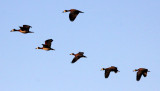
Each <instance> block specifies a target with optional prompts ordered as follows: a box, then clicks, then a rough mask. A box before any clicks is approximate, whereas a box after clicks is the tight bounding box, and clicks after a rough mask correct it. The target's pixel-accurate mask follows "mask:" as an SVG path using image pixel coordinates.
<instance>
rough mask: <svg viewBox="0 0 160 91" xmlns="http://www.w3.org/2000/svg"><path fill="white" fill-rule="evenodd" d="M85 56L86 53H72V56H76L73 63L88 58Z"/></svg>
mask: <svg viewBox="0 0 160 91" xmlns="http://www.w3.org/2000/svg"><path fill="white" fill-rule="evenodd" d="M83 54H84V52H79V53H77V54H74V53H71V54H70V55H74V56H75V57H74V58H73V60H72V62H71V63H75V62H76V61H77V60H78V59H80V58H82V57H84V58H86V56H84V55H83Z"/></svg>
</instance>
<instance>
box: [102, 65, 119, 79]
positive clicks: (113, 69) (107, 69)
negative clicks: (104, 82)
mask: <svg viewBox="0 0 160 91" xmlns="http://www.w3.org/2000/svg"><path fill="white" fill-rule="evenodd" d="M101 70H105V73H104V76H105V78H108V77H109V74H110V72H112V71H113V72H115V73H117V72H119V71H118V69H117V67H115V66H111V67H109V68H102V69H101Z"/></svg>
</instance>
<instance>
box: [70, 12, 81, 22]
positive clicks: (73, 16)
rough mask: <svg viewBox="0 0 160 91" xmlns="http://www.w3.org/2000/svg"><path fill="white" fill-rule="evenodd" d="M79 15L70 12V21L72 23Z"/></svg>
mask: <svg viewBox="0 0 160 91" xmlns="http://www.w3.org/2000/svg"><path fill="white" fill-rule="evenodd" d="M78 14H79V11H77V10H76V11H71V12H70V14H69V19H70V21H74V20H75V19H76V17H77V15H78Z"/></svg>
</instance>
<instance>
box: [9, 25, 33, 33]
mask: <svg viewBox="0 0 160 91" xmlns="http://www.w3.org/2000/svg"><path fill="white" fill-rule="evenodd" d="M19 28H20V29H18V30H17V29H12V30H11V31H10V32H14V31H18V32H21V33H23V34H26V33H34V32H31V31H29V29H30V28H32V26H30V25H23V27H22V26H19Z"/></svg>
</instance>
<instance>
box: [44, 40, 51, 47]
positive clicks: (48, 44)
mask: <svg viewBox="0 0 160 91" xmlns="http://www.w3.org/2000/svg"><path fill="white" fill-rule="evenodd" d="M52 41H53V40H52V39H48V40H46V41H45V45H47V46H48V47H51V43H52Z"/></svg>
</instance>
